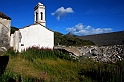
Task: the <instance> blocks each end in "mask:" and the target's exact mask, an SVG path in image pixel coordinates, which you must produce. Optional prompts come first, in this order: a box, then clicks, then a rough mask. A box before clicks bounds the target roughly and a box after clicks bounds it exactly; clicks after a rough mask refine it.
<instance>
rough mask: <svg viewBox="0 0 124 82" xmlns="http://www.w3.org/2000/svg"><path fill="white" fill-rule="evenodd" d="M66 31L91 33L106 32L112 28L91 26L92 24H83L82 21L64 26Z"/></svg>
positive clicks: (82, 33) (81, 33)
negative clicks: (71, 25) (70, 25)
mask: <svg viewBox="0 0 124 82" xmlns="http://www.w3.org/2000/svg"><path fill="white" fill-rule="evenodd" d="M66 31H67V32H71V33H73V34H76V35H91V34H100V33H108V32H111V31H112V28H93V27H92V26H89V25H88V26H84V25H83V24H82V23H79V24H77V25H75V26H73V27H68V28H66Z"/></svg>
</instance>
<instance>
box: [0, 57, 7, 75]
mask: <svg viewBox="0 0 124 82" xmlns="http://www.w3.org/2000/svg"><path fill="white" fill-rule="evenodd" d="M8 61H9V56H0V77H1V75H2V74H3V73H4V71H5V68H6V66H7V64H8Z"/></svg>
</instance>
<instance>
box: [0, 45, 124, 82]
mask: <svg viewBox="0 0 124 82" xmlns="http://www.w3.org/2000/svg"><path fill="white" fill-rule="evenodd" d="M5 55H7V56H9V62H8V65H7V67H6V70H5V72H4V74H3V75H2V76H1V77H0V82H9V81H12V80H13V81H12V82H124V60H123V61H120V62H117V63H114V64H112V63H100V62H94V61H93V60H91V59H87V58H84V57H80V58H79V59H80V60H79V61H80V62H79V61H75V60H73V59H72V58H70V56H69V54H68V53H66V52H61V51H58V50H50V49H43V48H41V49H39V48H37V47H32V48H29V49H27V51H23V52H22V53H18V52H17V53H16V52H14V51H13V50H12V49H9V50H8V51H7V52H6V53H5Z"/></svg>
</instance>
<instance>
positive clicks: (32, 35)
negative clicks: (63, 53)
mask: <svg viewBox="0 0 124 82" xmlns="http://www.w3.org/2000/svg"><path fill="white" fill-rule="evenodd" d="M19 31H20V34H21V42H19V43H18V44H19V49H18V51H19V52H21V51H22V50H24V49H26V48H29V47H32V46H38V47H40V48H41V47H44V48H52V49H53V47H54V32H52V31H50V30H48V29H47V28H45V27H43V26H41V25H40V24H37V25H31V26H29V27H26V28H23V29H19Z"/></svg>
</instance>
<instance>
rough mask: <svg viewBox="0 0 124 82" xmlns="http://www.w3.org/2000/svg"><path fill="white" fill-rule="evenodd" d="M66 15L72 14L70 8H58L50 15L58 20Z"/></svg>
mask: <svg viewBox="0 0 124 82" xmlns="http://www.w3.org/2000/svg"><path fill="white" fill-rule="evenodd" d="M68 13H74V11H73V9H72V8H71V7H68V8H66V9H64V7H61V8H58V9H57V10H56V11H55V12H54V13H51V15H53V16H56V18H57V19H58V20H60V18H61V17H63V16H66V15H67V14H68Z"/></svg>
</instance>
